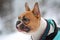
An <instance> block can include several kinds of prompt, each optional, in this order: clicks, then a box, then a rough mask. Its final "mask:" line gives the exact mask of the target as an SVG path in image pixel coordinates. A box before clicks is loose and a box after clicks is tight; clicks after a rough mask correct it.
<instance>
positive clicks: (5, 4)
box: [0, 0, 60, 40]
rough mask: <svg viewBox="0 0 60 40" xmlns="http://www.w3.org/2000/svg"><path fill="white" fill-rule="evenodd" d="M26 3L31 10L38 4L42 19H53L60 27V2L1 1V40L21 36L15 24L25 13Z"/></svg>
mask: <svg viewBox="0 0 60 40" xmlns="http://www.w3.org/2000/svg"><path fill="white" fill-rule="evenodd" d="M25 2H28V4H29V6H30V8H31V9H32V8H33V6H34V3H35V2H38V3H39V8H40V11H41V15H42V17H44V18H46V19H49V18H52V19H54V20H55V21H56V23H57V24H58V25H60V0H0V40H7V37H8V36H9V37H10V36H11V35H13V37H15V36H16V35H17V34H19V33H18V32H17V30H16V27H15V26H16V25H15V24H16V21H17V17H18V16H19V15H20V14H21V13H22V12H24V11H25V8H24V7H25V6H24V5H25ZM14 34H15V35H14ZM20 34H21V33H20ZM13 37H11V38H13ZM22 38H23V37H22ZM8 40H9V39H8ZM10 40H11V39H10Z"/></svg>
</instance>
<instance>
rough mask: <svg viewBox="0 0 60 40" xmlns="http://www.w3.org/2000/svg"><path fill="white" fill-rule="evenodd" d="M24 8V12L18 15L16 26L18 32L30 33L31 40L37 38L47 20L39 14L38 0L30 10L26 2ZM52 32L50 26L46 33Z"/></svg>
mask: <svg viewBox="0 0 60 40" xmlns="http://www.w3.org/2000/svg"><path fill="white" fill-rule="evenodd" d="M25 10H26V11H25V12H23V13H21V15H19V16H18V21H17V23H16V28H17V30H18V31H19V32H22V33H25V34H29V35H31V37H32V38H31V39H32V40H39V39H40V38H41V37H42V35H43V33H44V31H45V29H46V27H47V22H46V20H45V19H44V18H42V16H41V13H40V10H39V4H38V2H36V3H35V5H34V8H33V9H32V10H30V8H29V6H28V4H27V3H25ZM53 32H54V28H53V27H52V26H50V30H49V32H48V35H49V34H51V33H53ZM25 40H26V39H25Z"/></svg>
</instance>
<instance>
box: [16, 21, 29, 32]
mask: <svg viewBox="0 0 60 40" xmlns="http://www.w3.org/2000/svg"><path fill="white" fill-rule="evenodd" d="M16 28H17V30H18V31H20V32H29V31H30V28H29V27H28V26H26V25H25V24H24V23H22V22H20V21H17V23H16Z"/></svg>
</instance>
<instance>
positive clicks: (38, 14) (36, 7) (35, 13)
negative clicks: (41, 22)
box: [32, 2, 40, 18]
mask: <svg viewBox="0 0 60 40" xmlns="http://www.w3.org/2000/svg"><path fill="white" fill-rule="evenodd" d="M32 12H33V14H34V15H35V16H36V17H37V18H38V17H40V10H39V5H38V2H36V3H35V5H34V8H33V11H32Z"/></svg>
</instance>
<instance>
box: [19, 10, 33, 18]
mask: <svg viewBox="0 0 60 40" xmlns="http://www.w3.org/2000/svg"><path fill="white" fill-rule="evenodd" d="M32 15H33V13H32V11H26V12H24V13H21V14H20V15H19V17H20V18H22V17H23V16H26V17H28V16H32Z"/></svg>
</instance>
